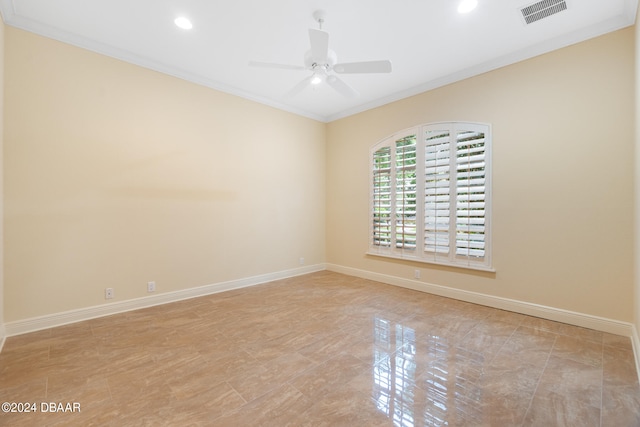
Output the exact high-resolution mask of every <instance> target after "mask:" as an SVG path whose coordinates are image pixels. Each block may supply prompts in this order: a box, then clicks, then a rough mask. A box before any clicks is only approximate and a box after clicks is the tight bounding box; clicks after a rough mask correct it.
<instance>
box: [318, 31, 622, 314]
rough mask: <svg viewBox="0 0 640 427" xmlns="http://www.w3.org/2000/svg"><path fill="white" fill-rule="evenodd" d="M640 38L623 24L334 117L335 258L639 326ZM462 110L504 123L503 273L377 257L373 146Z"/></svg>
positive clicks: (499, 190) (330, 177) (498, 145)
mask: <svg viewBox="0 0 640 427" xmlns="http://www.w3.org/2000/svg"><path fill="white" fill-rule="evenodd" d="M633 46H634V32H633V29H630V28H629V29H625V30H621V31H617V32H615V33H612V34H609V35H605V36H603V37H599V38H596V39H592V40H590V41H587V42H584V43H580V44H577V45H574V46H571V47H568V48H565V49H561V50H558V51H555V52H552V53H549V54H546V55H543V56H539V57H536V58H533V59H530V60H527V61H524V62H521V63H518V64H515V65H511V66H508V67H505V68H502V69H499V70H496V71H493V72H490V73H487V74H484V75H480V76H477V77H474V78H471V79H467V80H464V81H461V82H458V83H456V84H452V85H449V86H446V87H442V88H439V89H437V90H433V91H430V92H426V93H423V94H421V95H418V96H414V97H412V98H409V99H405V100H402V101H399V102H395V103H393V104H389V105H386V106H383V107H380V108H377V109H374V110H371V111H367V112H364V113H361V114H358V115H355V116H352V117H348V118H345V119H342V120H339V121H336V122H332V123H330V124H329V125H328V127H327V141H328V142H327V262H328V263H331V264H336V265H340V266H345V267H350V268H355V269H361V270H366V271H371V272H374V273H382V274H387V275H392V276H397V277H401V278H406V279H412V278H413V274H414V269H416V268H419V269H422V279H421V280H422V281H424V282H427V283H431V284H436V285H443V286H449V287H453V288H457V289H461V290H468V291H474V292H479V293H483V294H489V295H492V296H498V297H504V298H511V299H516V300H520V301H526V302H530V303H535V304H541V305H545V306H551V307H555V308H559V309H565V310H571V311H576V312H580V313H584V314H590V315H594V316H602V317H605V318H610V319H616V320H620V321H626V322H631V321H632V320H633V302H632V298H631V295H632V294H633V256H632V251H633V199H634V193H633V170H634V169H633V168H634V161H633V153H634V125H633V123H634V114H633V107H634V95H633V69H634V68H633V67H634V59H633V58H634V48H633ZM450 120H461V121H478V122H487V123H490V124H492V126H493V215H492V218H493V260H494V262H493V264H494V267H495V268H496V271H497V272H496V273H495V274H490V273H478V272H473V271H468V270H463V269H455V268H447V267H437V266H430V265H428V264H419V263H411V262H401V261H393V260H387V259H382V258H375V257H370V256H366V255H365V252H366V250H367V242H368V220H367V218H368V188H369V187H368V177H369V175H368V167H369V161H368V153H369V151H368V150H369V148H370V146H371V145H373V144H374V143H376V142H377V141H379V140H381V139H382V138H384V137H386V136H388V135H390V134H391V133H393V132H395V131H398V130H401V129H404V128H407V127H409V126H412V125H416V124H420V123H430V122H437V121H450Z"/></svg>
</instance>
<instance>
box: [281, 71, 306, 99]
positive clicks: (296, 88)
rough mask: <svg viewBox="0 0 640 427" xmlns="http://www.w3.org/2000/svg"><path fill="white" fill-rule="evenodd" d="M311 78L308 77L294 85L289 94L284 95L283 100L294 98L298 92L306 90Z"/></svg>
mask: <svg viewBox="0 0 640 427" xmlns="http://www.w3.org/2000/svg"><path fill="white" fill-rule="evenodd" d="M312 77H313V76H309V77H307V78H305V79H304V80H302V81H301V82H300V83H298V84H297V85H295V86H294V87H292V88H291V90H290V91H289V92H287V93H285V94H284V98H285V99H288V98H292V97H294V96H296V95H297V94H299V93H300V92H302V90H303V89H304V88H306V87H307V86H311V78H312Z"/></svg>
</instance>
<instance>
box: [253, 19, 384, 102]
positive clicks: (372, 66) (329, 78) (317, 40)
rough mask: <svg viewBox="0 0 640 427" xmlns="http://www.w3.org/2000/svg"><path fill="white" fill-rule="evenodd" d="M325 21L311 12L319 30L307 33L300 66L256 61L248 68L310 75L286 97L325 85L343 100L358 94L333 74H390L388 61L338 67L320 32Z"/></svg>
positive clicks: (351, 63)
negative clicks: (307, 88)
mask: <svg viewBox="0 0 640 427" xmlns="http://www.w3.org/2000/svg"><path fill="white" fill-rule="evenodd" d="M325 17H326V13H325V12H324V11H323V10H316V11H315V12H313V19H314V20H315V21H316V22H317V23H318V27H319V29H317V30H316V29H313V28H310V29H309V44H310V47H311V48H310V49H309V50H308V51H307V52H306V53H305V55H304V66H295V65H287V64H275V63H270V62H258V61H250V62H249V65H250V66H253V67H263V68H282V69H290V70H291V69H293V70H308V71H311V72H312V74H311V76H309V77H307V78H306V79H304V80H302V81H301V82H300V83H298V84H297V85H296V86H294V87H293V88H292V89H291V90H290V91H289V92H288V93H287V94H286V96H287V97H291V96H295V95H297V94H298V93H300V92H301V91H302V90H304V89H305V88H306V87H307V86H309V85H314V86H317V85H319V84H321V83H323V82H325V83H327V85H329V86H330V87H332V88H333V89H334V90H336V91H337V92H338V93H340V94H342V95H343V96H346V97H348V98H353V97H355V96H358V92H356V90H355V89H354V88H352V87H351V86H350V85H348V84H347V83H346V82H344V81H343V80H342V79H340V78H338V76H336V75H335V74H334V73H338V74H371V73H390V72H391V61H389V60H380V61H362V62H348V63H338V62H337V55H336V53H335V52H334V51H333V50H331V49H329V33H327V32H326V31H323V30H322V24H323V23H324V21H325Z"/></svg>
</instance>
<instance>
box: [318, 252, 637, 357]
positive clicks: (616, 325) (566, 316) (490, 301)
mask: <svg viewBox="0 0 640 427" xmlns="http://www.w3.org/2000/svg"><path fill="white" fill-rule="evenodd" d="M327 270H329V271H335V272H336V273H342V274H347V275H349V276H356V277H361V278H364V279H369V280H375V281H376V282H382V283H386V284H388V285H394V286H400V287H403V288H408V289H413V290H416V291H422V292H427V293H430V294H435V295H440V296H443V297H448V298H454V299H457V300H461V301H466V302H471V303H474V304H481V305H485V306H488V307H494V308H499V309H501V310H507V311H513V312H516V313H521V314H527V315H530V316H534V317H541V318H543V319H548V320H554V321H556V322H562V323H568V324H570V325H575V326H581V327H583V328H589V329H594V330H597V331H602V332H608V333H611V334H616V335H623V336H627V337H631V335H632V329H633V325H632V324H631V323H625V322H621V321H618V320H612V319H606V318H603V317H598V316H592V315H589V314H583V313H576V312H573V311H568V310H562V309H559V308H554V307H547V306H544V305H539V304H533V303H528V302H523V301H518V300H512V299H508V298H502V297H496V296H492V295H487V294H482V293H479V292H471V291H465V290H462V289H455V288H450V287H447V286H441V285H434V284H431V283H425V282H421V281H418V280H411V279H403V278H400V277H396V276H389V275H386V274H381V273H374V272H371V271H366V270H359V269H356V268H351V267H344V266H341V265H336V264H327ZM638 350H640V346H639V347H638ZM636 354H638V353H637V352H636Z"/></svg>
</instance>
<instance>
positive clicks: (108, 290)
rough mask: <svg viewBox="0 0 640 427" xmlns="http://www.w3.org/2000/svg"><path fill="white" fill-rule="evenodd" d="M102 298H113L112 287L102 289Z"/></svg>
mask: <svg viewBox="0 0 640 427" xmlns="http://www.w3.org/2000/svg"><path fill="white" fill-rule="evenodd" d="M104 299H113V288H106V289H105V290H104Z"/></svg>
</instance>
